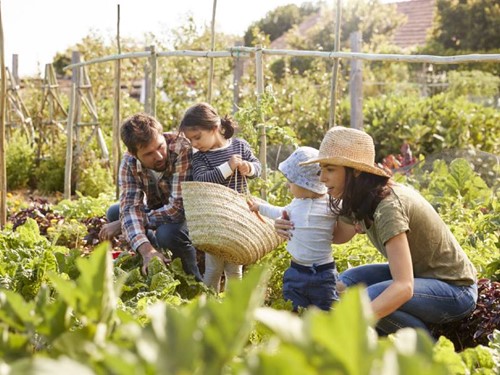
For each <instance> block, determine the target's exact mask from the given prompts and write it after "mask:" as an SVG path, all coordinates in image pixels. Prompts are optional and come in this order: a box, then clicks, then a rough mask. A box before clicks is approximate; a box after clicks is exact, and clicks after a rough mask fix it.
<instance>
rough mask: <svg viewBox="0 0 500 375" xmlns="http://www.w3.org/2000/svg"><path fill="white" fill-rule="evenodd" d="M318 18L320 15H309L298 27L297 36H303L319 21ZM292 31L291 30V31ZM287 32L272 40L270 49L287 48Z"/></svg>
mask: <svg viewBox="0 0 500 375" xmlns="http://www.w3.org/2000/svg"><path fill="white" fill-rule="evenodd" d="M319 18H320V13H319V12H318V13H315V14H311V15H310V16H309V17H307V18H306V19H305V20H304V21H302V22H301V23H300V25H299V26H298V30H297V33H298V34H299V35H305V34H306V33H307V32H308V31H309V29H310V28H312V27H313V26H314V25H316V24H317V23H318V21H319ZM292 30H293V29H292ZM287 34H288V32H285V33H283V35H281V36H280V37H279V38H276V39H274V40H273V41H272V42H271V46H270V47H271V48H274V49H284V48H286V47H287V42H286V37H287Z"/></svg>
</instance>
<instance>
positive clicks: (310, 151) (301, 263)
mask: <svg viewBox="0 0 500 375" xmlns="http://www.w3.org/2000/svg"><path fill="white" fill-rule="evenodd" d="M317 156H318V150H316V149H314V148H312V147H299V148H298V149H297V150H295V151H294V152H293V153H292V154H291V155H290V157H288V159H286V160H285V161H283V162H282V163H280V165H279V166H278V169H279V170H280V171H281V173H283V174H284V175H285V177H286V178H287V180H288V188H289V189H290V192H291V193H292V195H293V196H294V198H293V200H292V202H291V203H290V204H289V205H287V206H286V207H276V206H272V205H269V204H261V203H258V202H256V201H252V202H249V206H250V210H251V211H259V212H260V213H261V214H263V215H264V216H267V217H269V218H271V219H276V218H279V217H281V216H282V214H283V212H284V213H286V216H287V217H288V218H290V220H293V222H294V223H295V228H294V230H293V231H292V233H293V236H292V238H291V239H290V240H289V241H288V243H287V250H288V252H289V253H290V255H291V256H292V261H291V263H290V267H289V268H288V269H287V270H286V271H285V273H284V275H283V297H284V298H285V299H286V300H291V301H292V304H293V309H294V311H297V310H298V308H299V307H304V308H306V307H308V306H310V305H315V306H317V307H319V308H320V309H322V310H330V308H331V306H332V303H333V302H334V301H336V300H338V295H337V289H336V278H337V269H336V267H335V262H334V261H333V256H332V233H333V227H334V224H335V216H334V214H333V213H332V212H331V211H330V210H329V208H328V202H329V201H328V195H327V194H326V187H325V185H324V184H323V183H322V182H321V181H320V180H319V173H320V168H319V165H318V164H312V165H307V166H300V165H299V163H301V162H304V161H307V160H309V159H311V158H314V157H317Z"/></svg>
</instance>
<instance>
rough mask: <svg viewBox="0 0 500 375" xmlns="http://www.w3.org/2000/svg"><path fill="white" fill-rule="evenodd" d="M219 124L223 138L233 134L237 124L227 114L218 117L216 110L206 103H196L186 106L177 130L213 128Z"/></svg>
mask: <svg viewBox="0 0 500 375" xmlns="http://www.w3.org/2000/svg"><path fill="white" fill-rule="evenodd" d="M219 126H220V131H221V134H222V136H223V137H224V138H225V139H229V138H231V137H232V136H233V135H234V131H235V129H236V128H237V127H238V124H237V123H236V122H235V121H234V120H233V119H232V118H231V117H229V116H224V117H222V118H221V117H220V116H219V115H218V113H217V111H216V110H215V109H214V107H212V106H211V105H210V104H208V103H198V104H195V105H193V106H192V107H190V108H188V110H187V111H186V113H185V114H184V117H183V118H182V121H181V125H180V126H179V131H180V132H183V131H185V130H186V129H201V130H213V129H215V128H218V127H219Z"/></svg>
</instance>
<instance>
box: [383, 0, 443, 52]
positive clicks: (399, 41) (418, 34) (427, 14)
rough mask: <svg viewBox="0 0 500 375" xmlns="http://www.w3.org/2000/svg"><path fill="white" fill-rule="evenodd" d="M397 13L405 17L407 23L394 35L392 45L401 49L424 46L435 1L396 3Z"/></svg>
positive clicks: (417, 0)
mask: <svg viewBox="0 0 500 375" xmlns="http://www.w3.org/2000/svg"><path fill="white" fill-rule="evenodd" d="M395 4H396V9H397V11H398V12H399V13H402V14H404V15H406V17H407V21H406V23H405V24H404V25H402V26H400V27H399V28H398V29H397V30H396V33H395V35H394V40H393V41H394V44H396V45H397V46H399V47H401V48H407V47H413V46H417V45H424V44H425V40H426V38H427V34H428V32H429V31H430V28H431V26H432V22H433V20H434V12H435V8H436V7H435V0H410V1H400V2H396V3H395Z"/></svg>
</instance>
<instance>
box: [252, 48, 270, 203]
mask: <svg viewBox="0 0 500 375" xmlns="http://www.w3.org/2000/svg"><path fill="white" fill-rule="evenodd" d="M255 74H256V82H257V102H258V105H259V111H260V113H261V118H260V121H261V123H260V124H258V125H257V126H258V127H259V133H260V136H259V160H260V164H261V165H262V174H261V178H262V179H263V180H264V182H267V139H266V124H265V121H266V119H265V118H264V115H263V113H262V111H261V110H260V105H261V100H262V95H263V94H264V68H263V61H262V45H260V44H259V45H257V46H255ZM260 195H261V198H262V199H264V200H265V199H267V189H266V187H265V185H264V187H263V188H262V189H261V191H260Z"/></svg>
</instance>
